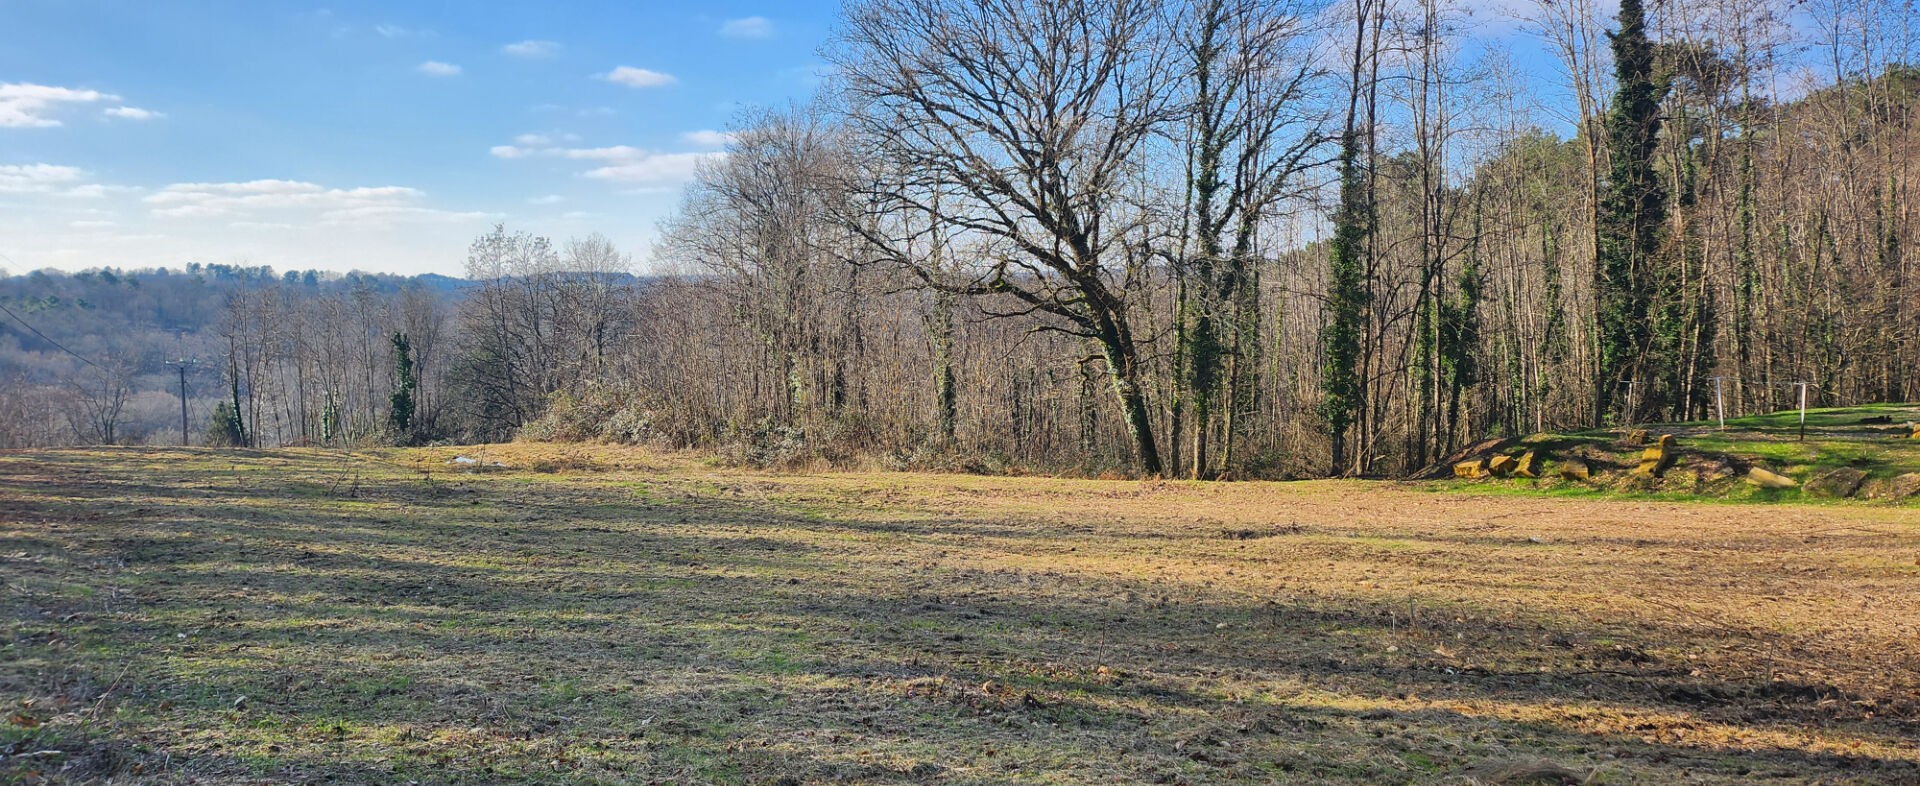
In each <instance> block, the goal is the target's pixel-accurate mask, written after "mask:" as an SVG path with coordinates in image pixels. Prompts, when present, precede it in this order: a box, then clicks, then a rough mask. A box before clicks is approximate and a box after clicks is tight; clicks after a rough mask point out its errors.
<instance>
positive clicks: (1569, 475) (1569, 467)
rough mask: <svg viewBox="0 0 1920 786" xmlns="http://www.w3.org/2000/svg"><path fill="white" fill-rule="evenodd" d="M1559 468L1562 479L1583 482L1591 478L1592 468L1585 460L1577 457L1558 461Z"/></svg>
mask: <svg viewBox="0 0 1920 786" xmlns="http://www.w3.org/2000/svg"><path fill="white" fill-rule="evenodd" d="M1559 470H1560V477H1561V478H1562V479H1564V480H1572V481H1578V482H1581V483H1585V482H1587V481H1588V480H1590V479H1592V478H1593V470H1592V469H1591V468H1589V467H1588V466H1587V462H1584V461H1581V460H1579V459H1567V460H1566V461H1562V462H1560V467H1559Z"/></svg>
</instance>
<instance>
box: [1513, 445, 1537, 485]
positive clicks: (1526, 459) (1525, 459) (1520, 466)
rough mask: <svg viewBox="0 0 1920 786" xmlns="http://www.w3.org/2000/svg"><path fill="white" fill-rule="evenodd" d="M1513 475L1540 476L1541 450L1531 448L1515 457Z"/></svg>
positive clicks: (1519, 476) (1520, 476) (1521, 476)
mask: <svg viewBox="0 0 1920 786" xmlns="http://www.w3.org/2000/svg"><path fill="white" fill-rule="evenodd" d="M1513 476H1514V477H1516V478H1537V477H1540V452H1539V451H1536V450H1529V451H1527V452H1525V453H1522V454H1520V458H1517V459H1514V465H1513Z"/></svg>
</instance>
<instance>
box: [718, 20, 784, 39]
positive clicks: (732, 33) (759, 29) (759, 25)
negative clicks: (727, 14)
mask: <svg viewBox="0 0 1920 786" xmlns="http://www.w3.org/2000/svg"><path fill="white" fill-rule="evenodd" d="M773 32H774V31H773V20H771V19H768V18H766V17H764V16H749V17H745V18H742V19H729V20H727V21H726V22H724V23H722V24H721V25H720V34H721V35H723V36H726V37H728V38H772V37H773Z"/></svg>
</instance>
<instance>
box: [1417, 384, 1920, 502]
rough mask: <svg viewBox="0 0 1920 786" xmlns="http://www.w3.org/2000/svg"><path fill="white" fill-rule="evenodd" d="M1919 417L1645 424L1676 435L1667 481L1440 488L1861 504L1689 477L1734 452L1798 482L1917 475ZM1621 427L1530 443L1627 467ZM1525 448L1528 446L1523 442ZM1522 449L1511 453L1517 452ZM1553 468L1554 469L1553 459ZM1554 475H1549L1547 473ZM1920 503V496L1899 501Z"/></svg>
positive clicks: (1629, 453) (1811, 416)
mask: <svg viewBox="0 0 1920 786" xmlns="http://www.w3.org/2000/svg"><path fill="white" fill-rule="evenodd" d="M1880 416H1884V417H1887V418H1888V419H1890V420H1891V421H1892V423H1891V424H1865V425H1863V424H1862V423H1861V421H1862V420H1863V419H1866V418H1870V417H1880ZM1908 421H1920V405H1917V404H1870V405H1864V406H1858V407H1842V408H1833V409H1814V410H1808V411H1807V427H1806V437H1805V439H1804V440H1802V439H1801V436H1800V412H1799V410H1790V411H1786V412H1776V413H1772V414H1767V415H1754V416H1750V417H1744V418H1735V419H1730V420H1728V421H1727V427H1726V428H1725V429H1724V430H1723V429H1721V428H1720V427H1719V424H1718V423H1717V422H1714V421H1696V422H1687V423H1667V424H1654V425H1648V426H1644V427H1643V428H1645V429H1646V430H1647V432H1648V433H1649V434H1652V435H1655V436H1657V435H1660V434H1674V435H1676V438H1677V439H1676V441H1677V443H1678V446H1679V448H1680V454H1681V457H1682V463H1681V466H1680V467H1679V470H1680V471H1679V472H1676V473H1674V476H1673V477H1672V478H1670V479H1668V481H1667V482H1664V483H1660V484H1655V485H1654V486H1653V487H1651V488H1646V487H1639V486H1633V487H1630V488H1623V485H1624V484H1621V483H1618V482H1617V481H1619V480H1620V479H1621V478H1620V473H1615V474H1613V475H1612V476H1610V477H1606V478H1600V479H1598V480H1597V481H1596V482H1594V483H1587V484H1582V483H1569V482H1566V481H1563V480H1561V479H1559V478H1558V477H1545V478H1542V479H1540V480H1538V481H1534V480H1525V479H1489V480H1482V481H1470V482H1459V481H1451V480H1449V481H1445V482H1442V483H1440V484H1437V485H1436V486H1435V487H1436V488H1446V489H1458V488H1461V487H1463V486H1466V487H1470V488H1473V489H1475V490H1479V491H1485V492H1489V493H1496V494H1505V493H1519V494H1528V495H1531V494H1534V493H1547V494H1550V495H1554V496H1566V497H1575V498H1579V497H1614V496H1627V497H1639V498H1655V499H1665V500H1675V501H1680V500H1694V499H1708V500H1717V501H1733V502H1819V503H1828V504H1831V503H1845V504H1859V503H1861V502H1863V501H1864V500H1826V499H1817V498H1812V497H1808V496H1807V495H1805V494H1803V493H1802V491H1801V490H1800V489H1791V490H1783V491H1774V490H1766V489H1760V488H1757V487H1755V486H1753V485H1752V484H1749V483H1746V482H1744V481H1742V480H1741V479H1740V478H1739V477H1737V476H1733V477H1726V478H1719V479H1712V480H1708V479H1700V478H1696V477H1694V475H1693V474H1691V473H1692V472H1693V471H1694V470H1693V469H1692V468H1690V467H1688V466H1687V464H1688V463H1689V462H1688V460H1689V459H1693V460H1695V461H1696V462H1697V461H1698V460H1699V459H1702V458H1708V459H1711V458H1718V457H1723V456H1724V457H1730V458H1732V459H1735V460H1736V461H1738V462H1739V463H1741V464H1743V465H1745V464H1752V465H1756V466H1762V467H1766V468H1767V469H1770V470H1773V471H1775V472H1779V473H1781V474H1784V475H1786V476H1788V477H1790V478H1793V479H1794V480H1796V481H1798V482H1800V483H1801V484H1802V485H1803V486H1804V484H1805V483H1806V481H1807V480H1808V479H1810V478H1813V477H1816V476H1818V475H1820V474H1821V473H1824V472H1828V471H1831V470H1834V469H1838V468H1840V467H1854V468H1857V469H1860V470H1863V471H1865V472H1866V473H1867V476H1868V479H1869V480H1868V483H1869V484H1871V483H1875V482H1878V481H1883V480H1886V479H1890V478H1893V477H1895V476H1897V475H1901V474H1904V473H1909V472H1920V440H1915V439H1904V438H1903V437H1905V435H1906V434H1907V433H1908V432H1907V430H1906V428H1905V424H1906V423H1907V422H1908ZM1624 432H1625V430H1624V429H1608V430H1601V431H1589V432H1579V433H1574V434H1553V435H1544V436H1536V437H1533V438H1529V440H1527V445H1532V446H1539V447H1541V448H1543V449H1544V451H1545V454H1546V455H1549V456H1555V457H1558V456H1562V455H1566V454H1567V453H1568V452H1569V451H1573V450H1595V451H1600V452H1602V453H1605V454H1608V455H1610V456H1612V457H1613V458H1614V460H1615V461H1617V462H1619V463H1620V464H1621V465H1624V466H1631V465H1632V464H1633V463H1634V462H1635V461H1637V460H1638V454H1639V449H1638V448H1632V447H1628V446H1625V445H1624V444H1622V443H1621V442H1620V437H1621V435H1622V434H1623V433H1624ZM1522 447H1525V446H1522ZM1519 449H1520V448H1519V447H1516V448H1514V450H1516V451H1517V450H1519ZM1548 469H1549V470H1551V469H1552V466H1551V462H1549V467H1548ZM1549 474H1550V475H1551V472H1550V473H1549ZM1879 504H1896V505H1903V506H1908V507H1920V497H1911V498H1908V499H1906V500H1902V501H1898V502H1891V503H1889V502H1885V501H1881V502H1879Z"/></svg>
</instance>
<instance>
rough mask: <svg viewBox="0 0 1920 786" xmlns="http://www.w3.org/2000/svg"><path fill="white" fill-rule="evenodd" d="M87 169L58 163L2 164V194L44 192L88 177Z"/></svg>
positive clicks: (0, 180)
mask: <svg viewBox="0 0 1920 786" xmlns="http://www.w3.org/2000/svg"><path fill="white" fill-rule="evenodd" d="M86 175H87V173H86V170H83V169H80V168H79V167H71V166H59V165H56V164H0V194H28V193H44V192H48V191H53V190H55V189H58V188H64V187H67V186H70V185H73V184H74V183H77V182H79V181H80V180H81V179H82V178H84V177H86Z"/></svg>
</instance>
